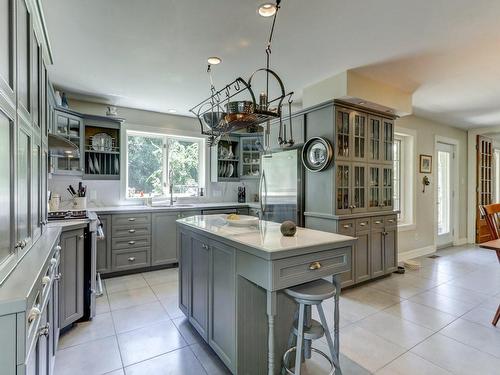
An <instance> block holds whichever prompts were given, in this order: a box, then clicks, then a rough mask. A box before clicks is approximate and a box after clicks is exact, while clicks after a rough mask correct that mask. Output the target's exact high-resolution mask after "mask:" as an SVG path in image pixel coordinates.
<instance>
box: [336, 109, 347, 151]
mask: <svg viewBox="0 0 500 375" xmlns="http://www.w3.org/2000/svg"><path fill="white" fill-rule="evenodd" d="M336 116H337V118H336V121H335V123H336V128H337V129H336V133H337V158H340V159H349V156H350V150H349V142H350V139H349V138H350V137H349V118H350V111H348V110H346V109H337V114H336Z"/></svg>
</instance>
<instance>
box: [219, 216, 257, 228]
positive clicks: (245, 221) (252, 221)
mask: <svg viewBox="0 0 500 375" xmlns="http://www.w3.org/2000/svg"><path fill="white" fill-rule="evenodd" d="M238 216H239V220H234V219H228V218H227V217H226V222H227V223H228V224H229V225H232V226H234V227H250V226H252V225H257V224H259V218H258V217H254V216H248V215H238Z"/></svg>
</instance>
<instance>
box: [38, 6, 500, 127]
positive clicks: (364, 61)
mask: <svg viewBox="0 0 500 375" xmlns="http://www.w3.org/2000/svg"><path fill="white" fill-rule="evenodd" d="M261 2H263V0H205V1H203V0H176V1H173V0H143V1H137V0H86V1H81V0H43V7H44V12H45V16H46V20H47V24H48V31H49V37H50V40H51V43H52V49H53V55H54V65H53V66H52V67H50V73H51V78H52V80H53V82H54V83H55V84H56V85H57V86H59V87H62V88H64V89H65V90H68V91H72V92H76V93H80V94H84V95H88V96H90V97H93V98H95V99H97V100H102V101H105V102H109V103H113V104H115V105H120V106H127V107H132V108H141V109H147V110H154V111H159V112H167V111H168V110H169V109H172V108H173V109H176V110H177V112H178V113H179V114H188V109H189V108H190V107H191V106H193V105H194V104H197V103H198V102H199V101H201V100H202V99H204V98H205V97H206V96H207V94H208V92H209V86H208V78H207V75H206V58H207V57H208V56H211V55H217V56H220V57H221V58H222V59H223V63H222V64H221V65H219V66H217V67H215V68H214V75H215V83H216V85H217V84H219V85H222V84H223V83H226V82H227V81H230V80H232V79H234V78H235V77H237V76H238V75H241V76H242V77H244V78H247V77H248V76H249V75H250V74H251V72H252V71H253V70H255V68H257V67H262V66H263V65H264V63H265V54H264V48H265V46H266V39H267V36H268V32H269V27H270V22H271V20H270V19H265V18H262V17H259V16H258V15H257V13H256V8H257V5H258V4H260V3H261ZM282 4H283V7H282V9H281V11H280V16H279V18H278V21H277V26H276V27H277V29H276V35H275V39H274V43H273V53H272V66H273V68H274V69H275V70H276V71H277V72H278V73H279V74H280V75H281V76H282V78H283V80H284V82H285V85H286V86H287V89H289V90H294V91H295V92H296V93H297V97H298V98H300V93H301V90H302V89H303V87H305V86H307V85H309V84H312V83H315V82H317V81H319V80H322V79H324V78H326V77H329V76H331V75H334V74H337V73H339V72H342V71H344V70H347V69H357V70H358V71H359V72H360V73H362V74H365V75H368V76H370V77H371V78H374V79H377V80H380V81H384V82H386V83H389V84H392V85H394V86H397V87H400V88H402V89H404V90H407V91H411V92H414V106H415V111H416V113H418V114H420V115H422V116H425V117H428V118H432V119H436V120H439V121H442V122H445V123H449V124H451V125H455V126H461V127H472V126H480V125H500V106H499V105H498V104H500V43H499V42H500V22H498V21H499V14H500V1H497V0H474V1H471V0H433V1H430V0H429V1H427V0H424V1H415V0H377V1H374V0H349V1H345V0H283V3H282Z"/></svg>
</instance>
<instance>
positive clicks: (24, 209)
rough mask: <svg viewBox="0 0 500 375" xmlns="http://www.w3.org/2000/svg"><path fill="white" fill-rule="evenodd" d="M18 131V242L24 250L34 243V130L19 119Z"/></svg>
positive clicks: (19, 246) (18, 245)
mask: <svg viewBox="0 0 500 375" xmlns="http://www.w3.org/2000/svg"><path fill="white" fill-rule="evenodd" d="M18 125H19V126H18V132H17V173H16V175H17V176H16V177H17V199H16V201H17V244H16V246H17V247H18V248H20V249H21V250H22V252H25V251H27V249H28V248H29V247H30V246H31V244H32V243H33V237H32V221H31V212H32V208H33V207H32V195H31V187H32V186H31V183H32V175H31V161H32V152H31V151H32V144H33V139H32V132H31V128H30V127H29V126H28V125H26V124H25V123H24V121H19V124H18Z"/></svg>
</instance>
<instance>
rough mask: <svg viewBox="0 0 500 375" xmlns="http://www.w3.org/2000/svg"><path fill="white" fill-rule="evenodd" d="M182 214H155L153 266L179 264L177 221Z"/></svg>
mask: <svg viewBox="0 0 500 375" xmlns="http://www.w3.org/2000/svg"><path fill="white" fill-rule="evenodd" d="M180 218H181V213H180V212H162V213H153V217H152V237H153V238H152V244H151V265H152V266H159V265H162V264H170V263H175V262H177V259H178V256H177V233H176V224H175V221H176V220H177V219H180Z"/></svg>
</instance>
